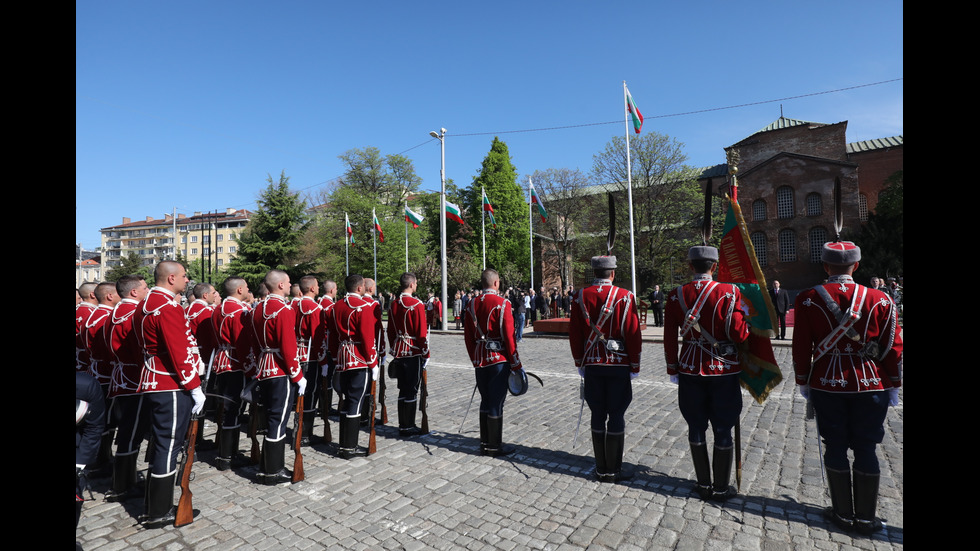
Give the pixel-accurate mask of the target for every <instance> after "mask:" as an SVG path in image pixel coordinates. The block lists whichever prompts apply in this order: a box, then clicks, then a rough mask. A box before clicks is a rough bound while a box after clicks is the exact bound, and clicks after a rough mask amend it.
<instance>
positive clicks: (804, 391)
mask: <svg viewBox="0 0 980 551" xmlns="http://www.w3.org/2000/svg"><path fill="white" fill-rule="evenodd" d="M797 388H799V389H800V396H802V397H804V398H806V399H807V400H809V399H810V385H797Z"/></svg>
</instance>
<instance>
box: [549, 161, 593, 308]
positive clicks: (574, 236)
mask: <svg viewBox="0 0 980 551" xmlns="http://www.w3.org/2000/svg"><path fill="white" fill-rule="evenodd" d="M531 178H532V179H533V181H534V189H536V190H537V192H538V193H539V194H541V195H542V199H543V200H544V201H545V206H546V207H547V209H548V220H547V222H545V223H544V224H543V226H544V228H543V230H541V229H539V231H541V232H542V233H545V234H547V235H548V236H549V237H550V238H551V242H552V243H553V244H554V249H555V250H554V251H553V252H554V258H555V266H556V268H557V269H558V274H559V276H560V278H561V288H562V289H567V288H568V286H569V284H570V283H571V278H572V274H573V273H574V271H573V263H574V259H576V258H577V257H579V256H583V255H588V256H591V255H592V254H601V253H604V252H605V250H606V249H605V245H604V243H605V235H606V234H605V233H603V234H602V237H601V241H602V243H603V245H601V246H599V243H598V242H599V241H600V239H596V238H593V237H592V236H591V235H590V234H589V231H590V230H596V231H599V230H598V228H596V227H595V226H600V227H601V226H602V224H596V223H595V221H597V220H605V218H606V214H605V213H606V212H607V211H605V210H603V207H605V205H607V204H608V203H607V202H606V195H605V194H604V193H602V192H601V189H599V188H598V187H597V186H590V182H589V179H588V177H587V176H585V175H584V174H582V171H580V170H579V169H575V170H571V169H568V168H549V169H548V170H535V171H534V174H532V175H531ZM590 222H592V224H590ZM590 225H591V226H593V227H592V228H590ZM538 227H539V228H540V226H538ZM599 233H601V231H599ZM542 246H545V245H542ZM538 253H539V254H540V253H541V251H538Z"/></svg>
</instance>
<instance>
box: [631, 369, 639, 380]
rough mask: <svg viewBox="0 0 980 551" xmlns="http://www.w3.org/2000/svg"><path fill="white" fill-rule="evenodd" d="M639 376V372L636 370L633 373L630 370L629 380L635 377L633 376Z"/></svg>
mask: <svg viewBox="0 0 980 551" xmlns="http://www.w3.org/2000/svg"><path fill="white" fill-rule="evenodd" d="M639 376H640V373H639V372H636V373H633V372H632V371H630V380H631V381H632V380H633V379H635V378H637V377H639Z"/></svg>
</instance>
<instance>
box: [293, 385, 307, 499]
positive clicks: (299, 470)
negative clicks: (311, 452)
mask: <svg viewBox="0 0 980 551" xmlns="http://www.w3.org/2000/svg"><path fill="white" fill-rule="evenodd" d="M303 398H304V396H303V395H302V394H300V395H299V396H298V397H297V398H296V441H295V442H294V443H293V449H294V450H295V451H296V458H295V459H294V460H293V484H295V483H297V482H302V481H303V480H306V472H305V471H304V470H303V452H302V451H300V446H301V444H302V441H303Z"/></svg>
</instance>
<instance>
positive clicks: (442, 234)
mask: <svg viewBox="0 0 980 551" xmlns="http://www.w3.org/2000/svg"><path fill="white" fill-rule="evenodd" d="M440 131H441V133H440V132H436V131H435V130H433V131H431V132H429V135H430V136H432V137H433V138H436V139H437V140H439V145H440V147H441V149H442V168H441V169H440V170H439V180H440V181H441V186H442V187H441V189H440V193H439V210H440V211H441V212H440V213H439V246H440V247H441V249H440V250H441V252H442V254H441V256H442V312H440V313H439V315H440V317H441V318H442V330H443V331H448V330H449V319H448V316H447V315H446V311H447V306H448V302H449V292H448V289H447V288H446V276H447V270H446V129H445V128H441V129H440Z"/></svg>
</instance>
